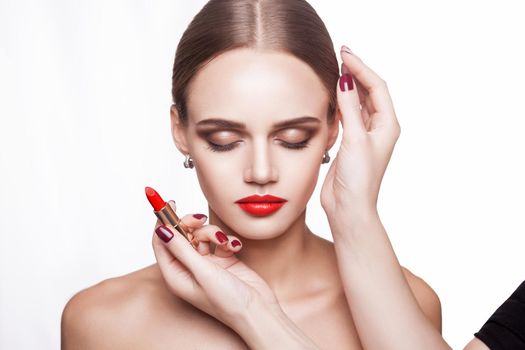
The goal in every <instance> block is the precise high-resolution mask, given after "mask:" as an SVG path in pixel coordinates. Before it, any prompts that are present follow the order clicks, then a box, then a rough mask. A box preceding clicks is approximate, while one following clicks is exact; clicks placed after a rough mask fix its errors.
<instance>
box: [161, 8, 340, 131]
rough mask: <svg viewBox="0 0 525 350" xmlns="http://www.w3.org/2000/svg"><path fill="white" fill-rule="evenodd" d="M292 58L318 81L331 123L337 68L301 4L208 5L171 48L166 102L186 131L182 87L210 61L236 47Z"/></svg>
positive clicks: (315, 20)
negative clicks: (169, 99)
mask: <svg viewBox="0 0 525 350" xmlns="http://www.w3.org/2000/svg"><path fill="white" fill-rule="evenodd" d="M255 47H257V48H261V49H265V50H273V51H281V52H286V53H290V54H292V55H294V56H295V57H297V58H298V59H300V60H302V61H303V62H305V63H306V64H308V65H309V66H310V67H311V68H312V69H313V70H314V71H315V72H316V74H317V75H318V76H319V78H320V79H321V81H322V83H323V85H324V86H325V88H326V90H327V92H328V94H329V105H328V111H327V120H328V122H331V121H333V120H334V116H335V109H336V104H337V102H336V96H337V95H336V90H335V89H336V85H337V80H338V79H339V66H338V63H337V57H336V55H335V52H334V47H333V43H332V40H331V38H330V35H329V34H328V30H327V29H326V27H325V25H324V23H323V21H322V20H321V18H319V16H318V15H317V13H316V12H315V10H314V9H313V7H312V6H311V5H310V4H309V3H308V2H306V1H305V0H210V1H208V2H207V3H206V4H205V5H204V7H203V8H202V9H201V10H200V11H199V13H197V15H195V17H194V18H193V20H192V21H191V23H190V24H189V26H188V28H186V30H185V31H184V33H183V35H182V38H181V39H180V42H179V44H178V46H177V52H176V54H175V63H174V65H173V75H172V90H171V94H172V98H173V103H174V104H175V106H176V108H177V111H178V114H179V118H180V119H181V123H182V124H183V125H184V126H187V123H188V115H187V97H188V96H187V93H188V86H189V84H190V82H191V79H192V77H193V76H194V75H195V74H196V72H197V71H198V70H199V69H200V68H201V67H202V66H204V65H205V64H206V63H208V62H209V61H210V60H212V59H213V58H214V57H216V56H218V55H220V54H221V53H224V52H226V51H229V50H232V49H236V48H255Z"/></svg>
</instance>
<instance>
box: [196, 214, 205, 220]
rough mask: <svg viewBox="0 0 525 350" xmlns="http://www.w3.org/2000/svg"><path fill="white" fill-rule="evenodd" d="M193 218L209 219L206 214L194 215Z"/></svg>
mask: <svg viewBox="0 0 525 350" xmlns="http://www.w3.org/2000/svg"><path fill="white" fill-rule="evenodd" d="M193 217H194V218H195V219H202V218H207V216H206V215H204V214H193Z"/></svg>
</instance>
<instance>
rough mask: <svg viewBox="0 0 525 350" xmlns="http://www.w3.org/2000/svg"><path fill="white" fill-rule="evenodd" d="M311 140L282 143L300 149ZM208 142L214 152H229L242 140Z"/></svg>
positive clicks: (289, 147) (284, 145)
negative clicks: (217, 142) (224, 142)
mask: <svg viewBox="0 0 525 350" xmlns="http://www.w3.org/2000/svg"><path fill="white" fill-rule="evenodd" d="M309 141H310V139H306V140H304V141H301V142H296V143H290V142H285V141H281V142H280V143H281V144H282V145H283V147H285V148H288V149H293V150H299V149H303V148H306V147H308V145H309ZM207 142H208V144H209V146H208V149H210V150H212V151H213V152H227V151H230V150H232V149H234V148H236V147H237V144H238V143H239V142H241V141H237V142H232V143H229V144H227V145H218V144H216V143H213V142H211V141H209V140H207Z"/></svg>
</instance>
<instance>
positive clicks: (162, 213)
mask: <svg viewBox="0 0 525 350" xmlns="http://www.w3.org/2000/svg"><path fill="white" fill-rule="evenodd" d="M146 197H147V198H148V200H149V202H150V204H151V206H152V207H153V212H154V213H155V215H156V216H157V217H158V218H159V220H160V221H161V222H162V223H163V224H164V225H168V224H169V225H171V226H173V228H175V230H177V231H178V232H179V233H180V234H181V235H182V236H184V238H186V239H187V240H188V242H190V243H191V245H192V247H193V248H195V249H197V246H198V245H199V241H198V240H197V238H195V237H194V236H193V234H192V233H190V232H186V230H184V229H183V228H182V226H181V225H180V224H181V220H180V219H179V217H178V216H177V214H175V212H174V211H173V208H172V207H171V205H169V204H168V203H166V202H165V201H164V200H163V199H162V197H161V196H160V194H158V193H157V191H155V190H154V189H153V188H151V187H146Z"/></svg>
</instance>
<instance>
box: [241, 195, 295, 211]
mask: <svg viewBox="0 0 525 350" xmlns="http://www.w3.org/2000/svg"><path fill="white" fill-rule="evenodd" d="M286 202H287V200H286V199H283V198H279V197H276V196H272V195H270V194H267V195H264V196H259V195H252V196H248V197H245V198H242V199H239V200H238V201H236V202H235V203H237V204H239V206H240V207H241V209H242V210H244V211H246V212H247V213H249V214H252V215H255V216H266V215H270V214H272V213H274V212H276V211H277V210H279V209H280V208H281V207H282V206H283V205H284V204H285V203H286Z"/></svg>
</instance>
